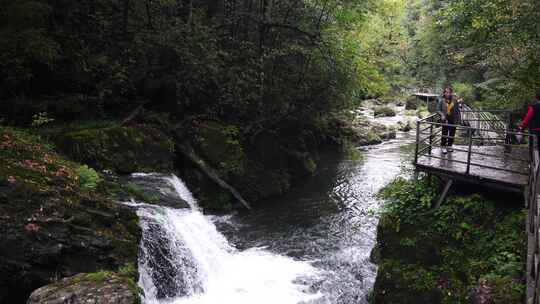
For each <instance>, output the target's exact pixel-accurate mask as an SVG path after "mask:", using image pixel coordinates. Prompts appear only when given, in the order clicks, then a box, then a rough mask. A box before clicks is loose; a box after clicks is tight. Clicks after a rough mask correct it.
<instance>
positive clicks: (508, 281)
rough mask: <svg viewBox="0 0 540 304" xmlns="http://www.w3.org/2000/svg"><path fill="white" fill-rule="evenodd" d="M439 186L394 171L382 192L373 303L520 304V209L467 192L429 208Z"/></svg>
mask: <svg viewBox="0 0 540 304" xmlns="http://www.w3.org/2000/svg"><path fill="white" fill-rule="evenodd" d="M439 188H440V185H438V184H437V183H435V182H434V183H429V182H428V181H427V179H422V180H420V181H414V180H408V179H403V178H399V179H397V180H395V181H394V182H393V183H391V184H390V185H389V186H387V187H386V188H385V189H384V190H383V191H382V192H381V196H382V198H383V199H384V200H385V205H384V209H383V212H382V215H381V220H380V224H379V229H378V233H377V243H378V248H377V249H376V253H377V254H375V256H377V255H379V258H378V259H379V260H378V264H379V272H378V275H377V281H376V283H375V289H374V293H373V295H372V300H373V303H419V302H422V303H501V304H502V303H522V302H523V297H524V294H525V278H524V273H525V260H526V240H527V236H526V234H525V231H524V223H525V215H526V210H523V209H521V206H520V204H516V202H514V201H511V200H512V197H511V196H507V198H506V199H504V197H505V196H504V195H503V196H502V197H503V199H500V198H499V199H497V198H493V197H491V198H486V197H483V196H481V195H480V194H466V193H461V194H460V193H457V194H455V195H452V196H450V197H449V198H448V199H447V200H446V202H445V203H444V204H442V206H441V207H440V208H438V209H433V208H432V204H433V201H434V200H435V199H437V198H438V189H439ZM499 197H501V195H499Z"/></svg>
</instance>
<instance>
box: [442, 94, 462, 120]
mask: <svg viewBox="0 0 540 304" xmlns="http://www.w3.org/2000/svg"><path fill="white" fill-rule="evenodd" d="M460 106H461V105H460V103H459V102H458V101H457V100H456V99H455V97H454V107H453V108H452V111H451V112H450V114H448V103H447V102H446V100H445V99H444V98H443V97H442V96H440V97H439V103H438V105H437V112H438V113H439V114H440V115H441V119H442V120H443V121H444V120H446V121H450V122H452V124H455V125H458V124H460V123H461V108H460Z"/></svg>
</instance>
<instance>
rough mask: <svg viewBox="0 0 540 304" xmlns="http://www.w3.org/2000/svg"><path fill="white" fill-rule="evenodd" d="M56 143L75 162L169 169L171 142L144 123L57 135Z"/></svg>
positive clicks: (146, 169)
mask: <svg viewBox="0 0 540 304" xmlns="http://www.w3.org/2000/svg"><path fill="white" fill-rule="evenodd" d="M56 142H57V145H58V147H59V148H60V149H61V151H62V152H64V153H66V154H67V155H69V156H70V157H72V158H73V159H75V160H76V161H79V162H83V163H86V164H88V165H90V166H91V167H93V168H96V169H109V170H113V171H115V172H117V173H121V174H127V173H133V172H170V171H171V170H172V168H173V158H174V143H173V141H172V140H171V139H170V138H169V137H167V136H166V135H165V134H164V133H163V132H161V131H159V130H157V129H155V128H152V127H148V126H137V127H108V128H98V129H87V130H80V131H75V132H70V133H67V134H65V135H63V136H60V137H59V138H58V139H57V140H56Z"/></svg>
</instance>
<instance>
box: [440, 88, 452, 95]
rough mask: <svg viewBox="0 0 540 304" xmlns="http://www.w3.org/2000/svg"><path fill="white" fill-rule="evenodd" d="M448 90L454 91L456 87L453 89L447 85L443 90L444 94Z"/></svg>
mask: <svg viewBox="0 0 540 304" xmlns="http://www.w3.org/2000/svg"><path fill="white" fill-rule="evenodd" d="M446 90H450V93H454V89H452V87H445V88H444V90H443V91H442V94H443V95H444V92H446Z"/></svg>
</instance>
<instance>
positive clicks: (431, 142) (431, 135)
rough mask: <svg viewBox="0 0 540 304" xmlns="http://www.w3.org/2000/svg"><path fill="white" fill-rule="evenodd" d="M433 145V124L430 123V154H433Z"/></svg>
mask: <svg viewBox="0 0 540 304" xmlns="http://www.w3.org/2000/svg"><path fill="white" fill-rule="evenodd" d="M432 147H433V124H429V148H428V151H429V155H431V148H432Z"/></svg>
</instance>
